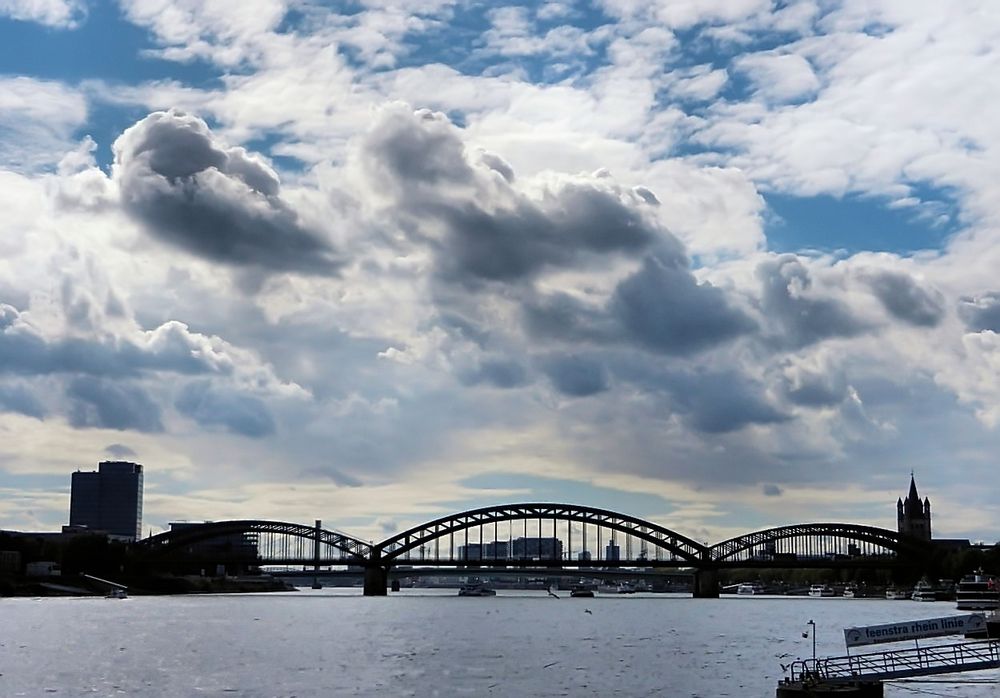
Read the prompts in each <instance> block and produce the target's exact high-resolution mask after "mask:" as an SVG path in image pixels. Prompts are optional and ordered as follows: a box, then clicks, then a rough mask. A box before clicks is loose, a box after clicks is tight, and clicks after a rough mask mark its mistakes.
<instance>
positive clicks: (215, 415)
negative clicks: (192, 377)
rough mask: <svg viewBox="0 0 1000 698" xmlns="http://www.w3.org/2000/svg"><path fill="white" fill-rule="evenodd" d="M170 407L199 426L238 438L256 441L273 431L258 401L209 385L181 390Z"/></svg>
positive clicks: (198, 383) (270, 417)
mask: <svg viewBox="0 0 1000 698" xmlns="http://www.w3.org/2000/svg"><path fill="white" fill-rule="evenodd" d="M174 406H175V407H176V408H177V409H178V411H180V412H181V413H182V414H184V415H185V416H187V417H189V418H191V419H193V420H194V421H196V422H198V423H199V424H201V425H203V426H207V427H222V428H223V429H225V430H226V431H229V432H231V433H234V434H240V435H242V436H250V437H253V438H260V437H263V436H268V435H270V434H273V433H274V431H275V422H274V416H273V415H272V414H271V411H270V410H269V409H268V408H267V405H265V404H264V402H263V401H262V400H260V399H259V398H257V397H254V396H253V395H246V394H243V393H241V392H239V391H236V390H233V389H231V388H226V387H220V386H216V385H213V384H212V383H211V382H209V381H195V382H193V383H189V384H188V385H186V386H184V388H183V389H182V390H181V392H180V395H179V396H178V397H177V400H176V401H175V403H174Z"/></svg>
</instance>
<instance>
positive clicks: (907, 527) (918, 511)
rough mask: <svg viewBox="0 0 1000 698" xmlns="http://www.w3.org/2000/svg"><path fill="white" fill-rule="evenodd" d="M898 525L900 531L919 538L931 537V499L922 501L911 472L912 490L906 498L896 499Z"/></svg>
mask: <svg viewBox="0 0 1000 698" xmlns="http://www.w3.org/2000/svg"><path fill="white" fill-rule="evenodd" d="M896 526H897V529H898V530H899V532H900V533H902V534H904V535H907V536H912V537H914V538H919V539H920V540H930V539H931V500H930V499H927V498H924V501H922V502H921V501H920V495H918V494H917V483H916V481H915V480H914V479H913V473H910V491H909V492H908V493H907V495H906V499H905V500H904V499H898V500H896Z"/></svg>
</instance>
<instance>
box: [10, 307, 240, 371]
mask: <svg viewBox="0 0 1000 698" xmlns="http://www.w3.org/2000/svg"><path fill="white" fill-rule="evenodd" d="M138 339H139V341H131V340H128V339H121V340H118V339H115V338H112V337H108V338H103V339H101V338H87V337H78V336H68V337H66V336H64V337H57V338H52V339H50V338H47V337H46V336H44V335H43V334H42V333H41V332H40V331H39V330H38V329H37V328H35V327H33V326H32V325H31V324H29V323H28V322H26V321H25V320H23V319H22V318H21V313H19V312H18V311H17V309H15V308H14V307H12V306H9V305H6V304H0V374H14V375H43V374H49V373H82V374H90V375H95V376H108V377H125V376H136V375H138V374H139V373H141V372H144V371H166V372H175V373H186V374H197V373H223V374H224V373H228V372H231V371H232V359H231V358H230V357H228V356H227V355H226V353H225V349H224V348H223V346H222V344H221V342H219V341H218V340H217V339H215V340H213V339H211V338H208V337H204V336H202V335H197V334H193V333H190V332H189V331H188V329H187V327H186V326H185V325H183V324H182V323H179V322H176V321H171V322H167V323H164V324H163V325H161V326H160V327H158V328H156V329H155V330H152V331H150V332H147V333H142V334H141V335H140V337H139V338H138Z"/></svg>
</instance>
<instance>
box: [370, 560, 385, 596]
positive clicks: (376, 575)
mask: <svg viewBox="0 0 1000 698" xmlns="http://www.w3.org/2000/svg"><path fill="white" fill-rule="evenodd" d="M388 586H389V569H388V568H387V567H382V566H381V565H372V566H370V567H365V596H388V591H387V588H388Z"/></svg>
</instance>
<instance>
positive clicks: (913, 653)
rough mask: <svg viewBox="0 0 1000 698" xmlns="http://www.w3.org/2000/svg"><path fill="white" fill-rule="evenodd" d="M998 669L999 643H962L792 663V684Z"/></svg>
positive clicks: (841, 681)
mask: <svg viewBox="0 0 1000 698" xmlns="http://www.w3.org/2000/svg"><path fill="white" fill-rule="evenodd" d="M997 668H1000V642H997V641H995V640H984V641H981V642H961V643H957V644H952V645H935V646H931V647H913V648H910V649H905V650H894V651H890V652H878V653H872V654H856V655H853V656H850V655H848V656H844V657H826V658H822V659H808V660H804V661H799V662H795V663H794V664H792V667H791V674H792V680H793V681H802V680H804V679H808V678H810V677H816V678H819V679H821V680H822V681H825V682H827V683H847V682H852V681H887V680H890V679H902V678H907V677H911V676H932V675H934V674H951V673H956V672H962V671H980V670H983V669H997Z"/></svg>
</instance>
